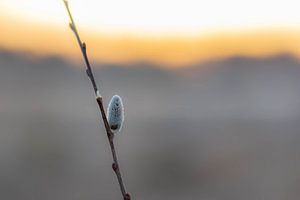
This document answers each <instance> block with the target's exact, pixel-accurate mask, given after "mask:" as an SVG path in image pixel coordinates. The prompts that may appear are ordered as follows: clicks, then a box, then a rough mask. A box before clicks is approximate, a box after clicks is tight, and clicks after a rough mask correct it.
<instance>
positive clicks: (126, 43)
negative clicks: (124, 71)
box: [0, 0, 300, 67]
mask: <svg viewBox="0 0 300 200" xmlns="http://www.w3.org/2000/svg"><path fill="white" fill-rule="evenodd" d="M69 3H70V8H71V10H72V13H73V16H74V19H75V21H76V24H77V28H78V29H79V32H80V33H81V35H82V39H83V41H85V42H87V45H88V52H89V56H90V58H91V59H93V60H96V61H97V62H109V63H126V62H140V61H143V62H144V61H146V62H151V63H157V64H159V65H164V66H167V67H176V66H177V67H181V66H186V65H189V64H193V63H198V62H205V61H209V60H214V59H223V58H228V57H231V56H237V55H239V56H254V57H267V56H274V55H277V54H281V53H289V54H291V55H294V56H296V57H298V58H300V0H248V1H244V0H206V1H203V0H147V1H145V0H69ZM68 22H69V18H68V15H67V13H66V10H65V7H64V3H63V1H62V0H0V27H1V30H4V31H2V32H1V37H0V50H1V48H4V49H8V50H12V51H25V52H32V53H34V54H38V55H40V54H41V55H45V56H48V55H58V56H62V57H65V58H68V59H71V60H76V59H77V60H79V59H81V55H80V52H79V49H78V46H77V43H76V41H75V38H74V36H73V35H72V32H71V31H70V29H69V28H68Z"/></svg>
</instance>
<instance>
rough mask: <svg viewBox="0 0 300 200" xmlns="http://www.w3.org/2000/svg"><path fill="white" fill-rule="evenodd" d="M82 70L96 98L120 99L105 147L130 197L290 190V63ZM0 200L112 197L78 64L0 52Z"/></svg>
mask: <svg viewBox="0 0 300 200" xmlns="http://www.w3.org/2000/svg"><path fill="white" fill-rule="evenodd" d="M78 65H80V64H78ZM94 68H95V69H94V71H95V76H96V80H97V82H98V84H99V86H100V88H101V93H102V95H103V96H104V98H105V99H104V100H105V102H106V103H107V102H108V101H109V98H110V97H111V96H112V95H114V94H119V95H120V96H121V97H122V98H123V101H124V104H125V126H124V129H123V131H122V133H121V134H120V135H118V136H117V137H116V146H117V150H118V152H119V159H120V164H121V168H122V172H123V175H124V179H125V183H126V186H127V188H128V191H129V192H131V193H132V196H133V199H138V200H166V199H173V200H176V199H178V200H179V199H201V200H232V199H242V200H283V199H285V200H294V199H297V198H298V197H299V195H300V192H299V184H300V159H299V151H300V145H299V144H300V142H299V141H300V135H299V129H300V123H299V120H300V106H299V105H300V87H299V86H300V63H299V62H298V61H297V60H296V59H294V58H293V57H291V56H289V55H278V56H275V57H270V58H265V59H254V58H245V57H234V58H230V59H226V60H217V61H213V62H209V63H205V64H199V65H194V66H187V67H186V68H182V69H176V70H163V69H161V68H159V67H158V66H152V65H150V64H147V63H138V64H134V65H132V66H129V65H127V66H117V65H104V64H94ZM0 199H9V200H19V199H22V200H35V199H36V200H40V199H42V200H54V199H55V200H83V199H85V200H98V199H106V200H113V199H114V200H115V199H120V192H119V189H118V185H117V181H116V178H115V176H114V175H113V172H112V170H111V155H110V152H109V148H108V142H107V139H106V136H105V132H104V127H103V125H102V121H101V120H100V115H99V112H98V110H97V105H96V102H95V100H94V96H93V91H92V87H91V85H90V82H89V80H88V78H87V76H86V74H85V73H84V69H83V68H82V67H79V66H77V67H76V66H75V67H74V66H72V64H70V63H67V62H65V61H64V60H62V59H60V58H56V57H50V58H45V59H38V58H35V57H33V56H32V55H28V54H20V53H12V52H7V51H4V50H3V51H1V52H0Z"/></svg>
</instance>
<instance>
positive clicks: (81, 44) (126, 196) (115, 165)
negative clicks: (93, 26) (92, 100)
mask: <svg viewBox="0 0 300 200" xmlns="http://www.w3.org/2000/svg"><path fill="white" fill-rule="evenodd" d="M63 2H64V4H65V7H66V9H67V12H68V15H69V18H70V23H69V26H70V28H71V30H72V31H73V33H74V35H75V37H76V40H77V42H78V45H79V47H80V50H81V53H82V56H83V58H84V62H85V64H86V73H87V75H88V77H89V78H90V80H91V83H92V85H93V89H94V92H95V95H96V101H97V103H98V106H99V109H100V112H101V116H102V120H103V123H104V126H105V130H106V134H107V138H108V141H109V145H110V149H111V153H112V158H113V164H112V168H113V170H114V172H115V174H116V177H117V179H118V183H119V186H120V190H121V193H122V196H123V199H124V200H130V199H131V197H130V195H129V193H127V192H126V190H125V186H124V182H123V180H122V176H121V172H120V167H119V162H118V158H117V153H116V149H115V145H114V140H113V139H114V137H113V133H112V131H111V129H110V127H109V124H108V121H107V117H106V114H105V110H104V106H103V100H102V96H101V95H100V92H99V90H98V87H97V84H96V81H95V78H94V74H93V71H92V68H91V65H90V62H89V59H88V56H87V52H86V44H85V43H84V42H82V41H81V38H80V36H79V33H78V30H77V28H76V25H75V22H74V19H73V16H72V14H71V11H70V8H69V4H68V1H67V0H63Z"/></svg>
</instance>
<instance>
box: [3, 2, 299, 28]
mask: <svg viewBox="0 0 300 200" xmlns="http://www.w3.org/2000/svg"><path fill="white" fill-rule="evenodd" d="M69 2H70V6H71V9H72V10H73V13H74V16H75V19H76V21H77V23H78V24H79V25H82V26H84V27H88V28H90V29H91V30H98V31H102V32H116V31H117V32H118V31H119V32H129V33H130V32H134V33H139V32H140V33H146V34H147V33H148V34H162V33H168V34H169V33H171V34H176V33H180V34H182V33H183V34H191V33H192V34H193V33H197V34H198V33H202V32H205V33H206V32H218V31H226V30H232V29H237V30H241V29H252V28H261V27H291V28H296V27H299V26H300V12H299V9H300V1H299V0H247V1H245V0H205V1H204V0H69ZM0 11H1V12H4V13H5V14H8V15H11V16H19V17H22V19H23V20H29V21H35V22H42V23H45V22H51V23H55V24H62V23H65V21H66V20H67V16H66V12H65V10H64V6H63V2H62V0H42V1H41V0H1V1H0Z"/></svg>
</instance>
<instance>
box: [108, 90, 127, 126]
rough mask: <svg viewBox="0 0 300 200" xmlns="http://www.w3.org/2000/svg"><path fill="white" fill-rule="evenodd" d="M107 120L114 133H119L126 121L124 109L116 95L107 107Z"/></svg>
mask: <svg viewBox="0 0 300 200" xmlns="http://www.w3.org/2000/svg"><path fill="white" fill-rule="evenodd" d="M107 120H108V124H109V126H110V128H111V130H112V131H113V132H119V131H120V130H121V128H122V126H123V121H124V107H123V102H122V99H121V97H120V96H119V95H114V96H113V97H112V98H111V100H110V102H109V105H108V107H107Z"/></svg>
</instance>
